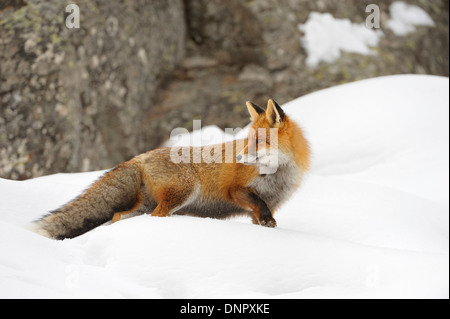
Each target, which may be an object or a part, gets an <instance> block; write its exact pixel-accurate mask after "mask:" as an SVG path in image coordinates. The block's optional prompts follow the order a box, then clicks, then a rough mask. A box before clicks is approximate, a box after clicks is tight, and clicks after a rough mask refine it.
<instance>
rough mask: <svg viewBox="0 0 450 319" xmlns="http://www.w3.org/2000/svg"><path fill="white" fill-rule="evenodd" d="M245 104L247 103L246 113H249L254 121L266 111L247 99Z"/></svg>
mask: <svg viewBox="0 0 450 319" xmlns="http://www.w3.org/2000/svg"><path fill="white" fill-rule="evenodd" d="M246 104H247V109H248V113H250V117H251V119H252V122H254V121H256V119H258V117H259V116H260V115H261V114H264V113H265V112H266V111H264V109H263V108H262V107H261V106H259V105H256V104H255V103H252V102H250V101H247V103H246Z"/></svg>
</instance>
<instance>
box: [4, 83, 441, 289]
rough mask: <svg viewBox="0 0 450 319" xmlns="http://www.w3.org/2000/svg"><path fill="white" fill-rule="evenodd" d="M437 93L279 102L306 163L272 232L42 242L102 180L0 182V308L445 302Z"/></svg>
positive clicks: (159, 229) (209, 226) (137, 231)
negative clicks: (45, 228)
mask: <svg viewBox="0 0 450 319" xmlns="http://www.w3.org/2000/svg"><path fill="white" fill-rule="evenodd" d="M448 85H449V80H448V78H442V77H433V76H413V75H405V76H391V77H383V78H377V79H371V80H365V81H360V82H355V83H351V84H347V85H343V86H339V87H334V88H331V89H327V90H323V91H319V92H316V93H313V94H310V95H307V96H304V97H302V98H299V99H297V100H294V101H292V102H290V103H288V104H286V105H285V111H286V113H287V114H288V115H290V116H291V117H292V118H294V119H295V120H297V121H298V122H299V123H300V125H301V126H302V127H303V128H304V130H305V132H306V135H307V137H308V138H309V140H310V143H311V146H312V150H313V154H314V155H313V166H312V170H311V172H310V174H309V175H308V177H307V178H306V180H305V183H304V185H303V186H302V188H301V189H300V190H299V191H298V192H297V193H296V194H295V196H294V197H293V198H292V199H291V200H290V201H289V202H288V203H287V204H286V205H285V206H283V207H282V208H281V209H280V211H279V212H277V214H276V215H275V218H276V219H277V221H278V228H275V229H268V228H263V227H260V226H255V225H252V224H251V223H250V221H245V222H242V221H241V220H233V219H232V220H227V221H218V220H212V219H200V218H193V217H186V216H174V217H170V218H162V219H161V218H152V217H149V216H147V215H143V216H139V217H135V218H130V219H127V220H124V221H121V222H119V223H116V224H113V225H111V224H109V225H104V226H101V227H98V228H97V229H95V230H93V231H91V232H89V233H87V234H85V235H83V236H80V237H78V238H75V239H73V240H65V241H53V240H49V239H47V238H44V237H41V236H39V235H36V234H34V233H32V232H30V231H28V230H27V228H26V227H27V224H28V223H29V222H30V221H31V220H34V219H36V218H39V217H40V216H41V215H43V214H45V213H46V212H48V211H49V210H51V209H54V208H57V207H58V206H59V205H62V204H64V203H65V202H66V201H68V200H70V199H71V198H73V197H75V196H77V195H78V193H79V192H80V191H81V190H82V189H84V188H85V187H87V186H88V185H89V184H91V183H92V182H93V181H94V180H95V179H97V178H98V177H99V176H100V175H101V174H103V172H93V173H83V174H58V175H53V176H47V177H42V178H37V179H33V180H29V181H24V182H16V181H9V180H2V179H0V203H1V208H0V297H1V298H14V297H24V298H37V297H40V298H52V297H59V298H69V297H70V298H72V297H75V298H197V297H199V298H201V297H204V298H219V297H220V298H355V297H357V298H372V297H373V298H448V296H449V295H448V291H449V275H448V274H449V204H448V203H449V201H448V196H449V195H448V185H449V171H448V167H449V136H448V129H449V114H448V113H449V111H448V110H449V106H448V105H449V89H448ZM243 107H245V106H244V105H243ZM211 132H218V131H217V129H216V128H214V127H210V128H207V130H206V131H204V132H202V133H203V134H202V135H205V134H206V135H209V133H211ZM196 134H198V132H197V133H196ZM220 135H222V137H223V135H224V134H218V136H219V137H220ZM203 137H204V138H206V140H208V139H209V140H211V141H214V142H216V139H217V138H219V137H217V136H216V137H214V138H209V136H203ZM226 138H229V136H227V137H226ZM189 141H190V140H189ZM204 141H205V139H204Z"/></svg>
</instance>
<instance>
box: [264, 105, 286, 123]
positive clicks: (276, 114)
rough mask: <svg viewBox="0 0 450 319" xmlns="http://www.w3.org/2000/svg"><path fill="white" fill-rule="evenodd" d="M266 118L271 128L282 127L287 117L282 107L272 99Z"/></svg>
mask: <svg viewBox="0 0 450 319" xmlns="http://www.w3.org/2000/svg"><path fill="white" fill-rule="evenodd" d="M266 117H267V120H268V121H269V123H270V125H271V126H273V127H280V126H281V125H282V124H283V121H284V119H285V117H286V115H285V114H284V111H283V109H282V108H281V107H280V104H278V103H277V101H275V100H272V99H270V100H269V102H267V111H266Z"/></svg>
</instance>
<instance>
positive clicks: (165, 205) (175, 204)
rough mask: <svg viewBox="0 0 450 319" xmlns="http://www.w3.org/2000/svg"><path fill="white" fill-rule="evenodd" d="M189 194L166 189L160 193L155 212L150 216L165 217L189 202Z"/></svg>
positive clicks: (183, 190) (182, 190)
mask: <svg viewBox="0 0 450 319" xmlns="http://www.w3.org/2000/svg"><path fill="white" fill-rule="evenodd" d="M190 195H191V192H189V191H186V190H185V189H176V188H166V189H164V190H163V191H162V192H161V196H160V200H159V202H158V205H157V206H156V208H155V210H154V211H153V212H152V214H151V215H152V216H156V217H166V216H169V215H171V214H173V213H174V212H176V211H177V210H179V209H180V208H181V207H183V206H184V205H186V203H187V202H188V201H189V198H190Z"/></svg>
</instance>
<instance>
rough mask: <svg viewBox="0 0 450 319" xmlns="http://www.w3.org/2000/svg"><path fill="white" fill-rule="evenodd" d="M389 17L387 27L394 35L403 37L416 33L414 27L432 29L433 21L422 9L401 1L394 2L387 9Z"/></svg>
mask: <svg viewBox="0 0 450 319" xmlns="http://www.w3.org/2000/svg"><path fill="white" fill-rule="evenodd" d="M389 13H390V15H391V18H390V20H389V21H388V22H387V27H388V28H389V29H391V30H392V32H394V34H395V35H398V36H404V35H407V34H408V33H411V32H414V31H416V28H415V26H426V27H434V26H435V24H434V21H433V19H432V18H431V17H430V15H429V14H428V13H426V12H425V10H423V9H422V8H420V7H418V6H415V5H410V4H407V3H405V2H402V1H396V2H393V3H392V4H391V6H390V7H389Z"/></svg>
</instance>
